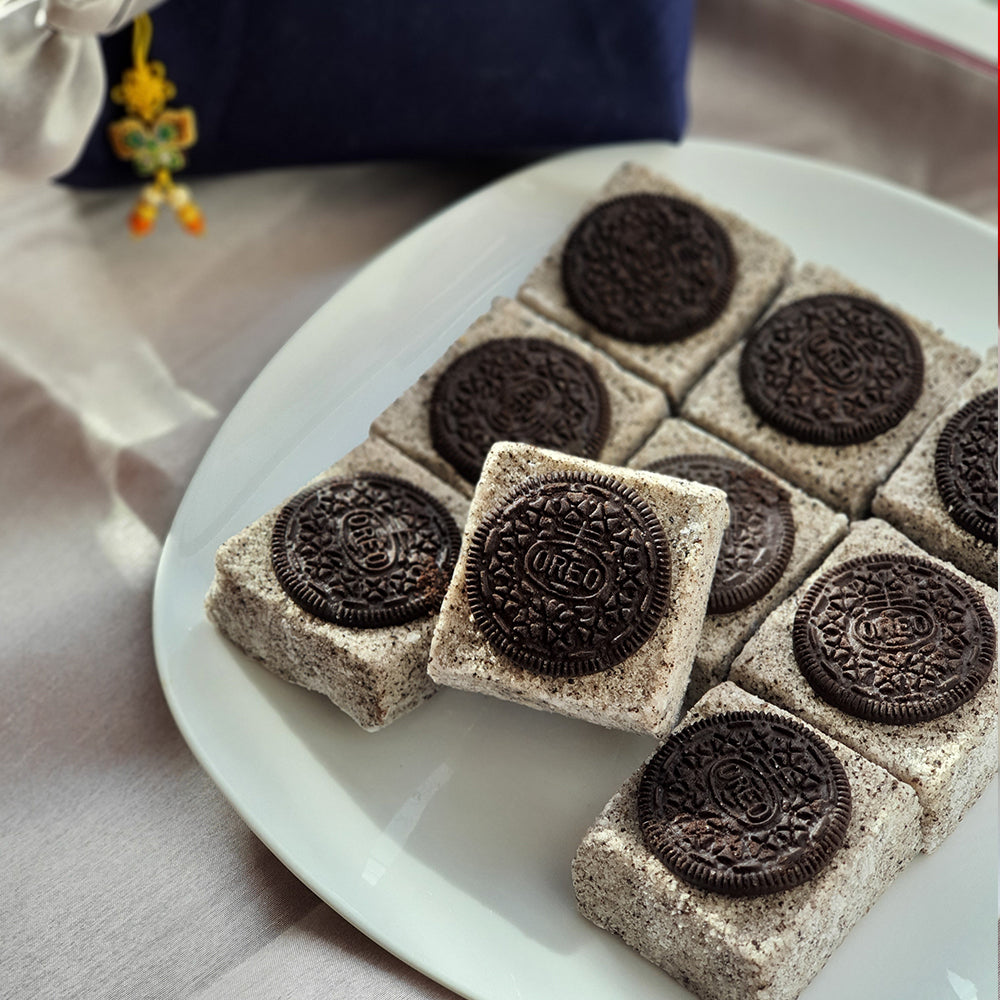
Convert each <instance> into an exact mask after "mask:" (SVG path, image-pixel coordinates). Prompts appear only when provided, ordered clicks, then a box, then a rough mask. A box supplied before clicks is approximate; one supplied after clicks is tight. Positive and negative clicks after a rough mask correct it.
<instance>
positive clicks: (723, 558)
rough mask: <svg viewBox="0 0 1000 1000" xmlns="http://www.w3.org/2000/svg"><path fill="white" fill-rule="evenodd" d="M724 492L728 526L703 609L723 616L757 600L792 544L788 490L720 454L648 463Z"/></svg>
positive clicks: (772, 580) (785, 561)
mask: <svg viewBox="0 0 1000 1000" xmlns="http://www.w3.org/2000/svg"><path fill="white" fill-rule="evenodd" d="M649 469H650V471H651V472H661V473H664V474H665V475H668V476H676V477H677V478H679V479H689V480H693V481H694V482H697V483H704V484H705V485H706V486H715V487H718V488H719V489H720V490H725V491H726V499H727V500H728V502H729V527H728V528H726V533H725V534H724V535H723V536H722V547H721V548H720V549H719V558H718V561H717V562H716V565H715V577H714V578H713V580H712V590H711V593H710V594H709V597H708V613H709V614H710V615H724V614H729V613H730V612H733V611H739V610H740V609H741V608H745V607H747V605H749V604H753V602H754V601H758V600H760V598H762V597H763V596H764V595H765V594H766V593H767V592H768V591H769V590H770V589H771V588H772V587H773V586H774V585H775V584H776V583H777V582H778V580H779V579H781V574H782V573H784V572H785V567H786V566H787V565H788V560H789V557H790V556H791V554H792V548H793V547H794V545H795V519H794V518H793V517H792V506H791V504H790V503H789V500H788V491H787V490H786V489H783V488H782V487H781V486H779V485H778V484H777V483H776V482H775V481H774V480H773V479H771V478H770V477H769V476H765V475H764V474H763V473H761V472H758V471H757V470H756V469H754V468H751V466H749V465H747V464H746V462H739V461H737V460H735V459H732V458H724V457H722V456H721V455H674V456H672V457H670V458H663V459H660V460H659V461H658V462H654V463H653V464H652V465H650V466H649Z"/></svg>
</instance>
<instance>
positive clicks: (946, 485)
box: [934, 389, 997, 548]
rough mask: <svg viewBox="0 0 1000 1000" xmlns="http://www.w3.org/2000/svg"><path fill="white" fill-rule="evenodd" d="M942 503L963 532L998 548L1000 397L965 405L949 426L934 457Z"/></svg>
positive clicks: (994, 393)
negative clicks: (999, 423)
mask: <svg viewBox="0 0 1000 1000" xmlns="http://www.w3.org/2000/svg"><path fill="white" fill-rule="evenodd" d="M934 479H935V482H936V483H937V489H938V493H939V494H940V496H941V502H942V503H943V504H944V506H945V509H946V510H947V511H948V514H949V516H950V517H951V519H952V520H953V521H954V522H955V524H957V525H958V526H959V527H960V528H962V529H963V530H965V531H967V532H969V534H970V535H972V536H973V537H975V538H978V539H979V540H980V541H982V542H988V543H989V544H990V545H992V546H993V547H994V548H996V545H997V391H996V390H995V389H993V390H991V391H989V392H984V393H982V394H981V395H979V396H976V398H975V399H973V400H971V401H970V402H968V403H966V404H965V406H963V407H962V408H961V409H960V410H959V411H958V412H957V413H956V414H955V415H954V416H953V417H952V418H951V419H950V420H949V421H948V423H947V424H945V427H944V430H943V431H942V432H941V436H940V437H939V438H938V443H937V449H936V451H935V453H934Z"/></svg>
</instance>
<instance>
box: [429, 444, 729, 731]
mask: <svg viewBox="0 0 1000 1000" xmlns="http://www.w3.org/2000/svg"><path fill="white" fill-rule="evenodd" d="M727 521H728V508H727V504H726V499H725V494H723V493H722V491H721V490H717V489H713V488H711V487H708V486H703V485H701V484H698V483H688V482H682V481H681V480H677V479H671V478H668V477H667V476H660V475H657V474H655V473H651V472H645V471H641V470H637V469H626V468H622V467H618V466H609V465H602V464H600V463H598V462H591V461H588V460H586V459H581V458H573V457H570V456H567V455H563V454H560V453H557V452H552V451H547V450H545V449H541V448H534V447H531V446H530V445H523V444H513V443H510V442H500V443H499V444H496V445H494V446H493V448H492V449H491V450H490V453H489V455H488V457H487V460H486V463H485V465H484V466H483V473H482V476H481V477H480V480H479V484H478V486H477V487H476V492H475V494H474V496H473V499H472V504H471V506H470V509H469V519H468V523H467V525H466V529H465V536H464V538H463V542H462V551H461V554H460V555H459V560H458V565H457V566H456V568H455V573H454V576H453V577H452V581H451V586H450V587H449V588H448V593H447V595H446V596H445V599H444V603H443V604H442V606H441V614H440V617H439V619H438V624H437V628H436V629H435V632H434V638H433V641H432V643H431V650H430V661H429V663H428V673H429V674H430V676H431V678H432V679H433V680H434V681H435V682H436V683H438V684H443V685H448V686H451V687H456V688H460V689H462V690H466V691H474V692H479V693H482V694H488V695H492V696H494V697H498V698H503V699H505V700H508V701H513V702H517V703H519V704H522V705H527V706H530V707H532V708H537V709H542V710H545V711H551V712H558V713H561V714H563V715H568V716H572V717H575V718H580V719H585V720H587V721H589V722H595V723H597V724H599V725H603V726H607V727H609V728H615V729H626V730H630V731H632V732H638V733H649V734H658V733H664V732H667V731H669V730H670V728H671V727H672V726H673V724H674V722H675V721H676V719H677V716H678V713H679V711H680V708H681V702H682V699H683V697H684V692H685V690H686V688H687V684H688V679H689V675H690V672H691V663H692V660H693V658H694V652H695V647H696V644H697V641H698V635H699V633H700V632H701V627H702V623H703V621H704V616H705V607H706V604H707V602H708V594H709V589H710V587H711V582H712V576H713V573H714V569H715V561H716V556H717V555H718V551H719V544H720V542H721V540H722V533H723V531H724V530H725V527H726V523H727Z"/></svg>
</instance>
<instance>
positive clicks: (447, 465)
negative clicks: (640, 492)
mask: <svg viewBox="0 0 1000 1000" xmlns="http://www.w3.org/2000/svg"><path fill="white" fill-rule="evenodd" d="M666 415H667V401H666V399H665V398H664V396H663V393H662V392H661V391H660V390H659V389H657V388H656V387H655V386H652V385H650V384H649V383H648V382H644V381H643V380H642V379H640V378H638V377H637V376H636V375H633V374H632V373H631V372H628V371H625V370H624V369H623V368H621V367H620V366H619V365H618V364H616V363H615V362H614V361H613V360H612V359H611V358H609V357H608V356H607V355H605V354H603V353H602V352H601V351H598V350H596V349H595V348H594V347H592V346H591V345H590V344H588V343H586V342H585V341H583V340H581V339H580V338H579V337H574V336H573V335H571V334H569V333H567V332H566V331H565V330H561V329H559V328H558V327H556V326H554V325H553V324H552V323H549V322H546V321H545V320H544V319H542V318H541V317H539V316H537V315H536V314H535V313H533V312H531V310H529V309H526V308H525V307H524V306H523V305H521V304H520V303H519V302H515V301H513V300H511V299H504V298H498V299H496V300H494V302H493V305H492V308H491V309H490V310H489V312H487V313H485V314H484V315H483V316H480V317H479V319H477V320H476V321H475V322H474V323H473V324H472V325H471V326H470V327H469V329H468V330H467V331H466V332H465V333H464V334H463V335H462V336H461V337H459V338H458V340H456V341H455V343H454V344H452V345H451V347H449V348H448V350H447V351H446V352H445V354H444V355H443V357H441V358H440V359H439V360H438V361H437V362H436V363H435V364H433V365H432V366H431V367H430V368H429V369H428V370H427V371H426V372H425V373H424V374H423V375H421V377H420V378H419V379H418V380H417V381H416V382H415V383H414V384H413V385H412V386H411V387H410V388H409V389H408V390H407V391H406V392H404V393H403V395H402V396H400V397H399V399H397V400H396V401H395V402H394V403H392V404H391V405H390V406H389V407H387V408H386V409H385V410H384V411H383V412H382V413H381V414H380V415H379V416H377V417H376V418H375V420H374V422H373V423H372V427H371V431H372V433H373V434H375V435H378V436H380V437H384V438H385V439H386V440H387V441H389V442H390V443H391V444H393V445H395V446H396V447H397V448H399V449H400V450H401V451H403V452H405V453H406V454H407V455H409V456H410V457H411V458H413V459H415V460H416V461H418V462H420V463H421V464H423V465H425V466H427V468H428V469H430V470H431V471H432V472H433V473H434V474H435V475H437V476H439V477H440V478H441V479H443V480H444V481H445V482H446V483H449V484H450V485H451V486H453V487H454V488H455V489H456V490H458V491H459V492H461V493H464V494H466V495H467V496H472V490H473V488H474V485H475V482H476V480H477V479H478V478H479V472H480V469H481V468H482V464H483V460H484V459H485V458H486V453H487V452H488V451H489V448H490V445H492V444H493V443H494V442H495V441H520V442H523V443H525V444H534V445H538V446H539V447H545V448H551V449H553V450H556V451H563V452H567V453H568V454H572V455H579V456H581V457H583V458H593V459H596V460H597V461H600V462H606V463H608V464H611V465H619V464H621V463H623V462H624V461H625V459H627V458H628V456H629V455H631V454H632V453H633V452H634V451H635V450H636V448H638V447H639V445H640V444H642V442H643V441H644V440H645V439H646V438H647V437H648V436H649V434H650V433H651V431H652V430H653V428H654V427H656V425H657V424H658V423H659V422H660V421H661V420H662V419H663V418H664V417H665V416H666Z"/></svg>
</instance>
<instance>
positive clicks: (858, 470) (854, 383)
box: [681, 264, 979, 518]
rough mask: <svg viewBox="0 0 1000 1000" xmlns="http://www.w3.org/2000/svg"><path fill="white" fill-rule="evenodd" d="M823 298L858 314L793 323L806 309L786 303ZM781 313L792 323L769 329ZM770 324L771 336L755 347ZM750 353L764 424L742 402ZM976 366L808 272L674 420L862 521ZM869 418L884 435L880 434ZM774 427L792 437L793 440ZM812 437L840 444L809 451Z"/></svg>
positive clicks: (920, 325)
mask: <svg viewBox="0 0 1000 1000" xmlns="http://www.w3.org/2000/svg"><path fill="white" fill-rule="evenodd" d="M828 295H837V296H844V295H846V296H851V297H854V298H860V299H863V300H865V302H864V303H862V304H860V305H849V306H846V307H844V306H841V307H838V309H837V310H836V312H833V311H829V310H828V307H827V306H821V307H819V308H817V307H816V306H815V305H813V306H810V309H811V312H809V313H802V312H800V313H799V316H798V317H796V318H795V319H792V318H791V317H793V316H795V312H796V311H797V310H802V309H803V308H804V307H800V306H798V305H796V306H795V308H794V309H792V304H793V303H798V302H800V301H801V300H805V299H811V298H813V297H815V296H828ZM824 301H829V300H824ZM841 301H843V300H841ZM869 303H874V306H872V305H869ZM786 308H788V309H789V310H790V311H789V312H785V313H784V316H783V317H782V319H781V320H778V321H775V322H774V323H772V322H771V321H772V318H773V317H774V316H775V314H776V313H777V312H778V311H779V310H784V309H786ZM886 309H888V310H889V313H890V315H889V316H888V317H887V316H886V313H885V310H886ZM893 315H894V317H895V318H893ZM785 317H788V319H787V320H786V318H785ZM900 321H901V322H902V324H903V326H902V328H900V325H899V323H900ZM769 323H770V324H771V325H770V327H769V329H770V330H771V331H773V332H774V336H773V337H772V336H768V337H760V338H758V336H757V334H758V331H760V330H761V329H763V328H764V326H765V324H769ZM907 329H908V330H909V331H910V332H911V333H912V334H913V336H914V337H915V338H916V345H919V350H918V349H917V347H916V346H915V345H914V342H913V341H912V340H910V339H909V337H908V335H907V334H906V332H905V331H906V330H907ZM834 331H838V332H836V333H834ZM786 337H787V338H788V339H787V340H786V339H785V338H786ZM757 345H759V351H758V350H757ZM876 348H877V350H876ZM745 350H750V351H751V354H749V355H748V360H749V359H750V358H751V357H752V358H753V359H754V370H755V372H757V373H758V375H759V373H760V372H761V371H766V377H760V378H755V380H754V385H755V386H757V387H758V390H757V391H759V392H761V393H762V394H765V395H766V394H769V395H768V396H767V398H766V399H764V400H763V401H761V400H760V399H758V405H759V406H764V405H767V406H771V407H772V409H771V410H770V411H769V416H768V419H765V418H764V417H763V416H762V415H761V413H760V412H758V409H755V408H754V406H751V404H750V402H749V401H748V399H747V397H746V396H745V395H744V389H743V385H742V383H741V371H740V369H741V361H742V359H743V355H744V351H745ZM921 357H922V368H923V375H922V378H920V376H919V364H920V362H919V360H918V361H916V362H915V364H916V366H917V367H914V358H918V359H919V358H921ZM978 364H979V359H978V358H977V356H976V354H975V353H974V352H973V351H971V350H969V349H968V348H965V347H962V346H960V345H959V344H955V343H953V342H952V341H950V340H948V339H947V338H946V337H945V336H944V335H943V334H942V333H941V332H940V331H938V330H936V329H935V328H934V327H932V326H931V325H930V324H929V323H925V322H923V321H921V320H919V319H916V318H915V317H913V316H909V315H907V314H906V313H904V312H902V311H901V310H898V309H896V308H895V307H890V306H886V305H885V303H883V302H881V300H879V298H878V297H877V296H876V295H874V294H873V293H872V292H871V291H869V290H867V289H864V288H862V287H860V286H858V285H856V284H854V282H852V281H850V280H849V279H847V278H845V277H844V276H843V275H841V274H839V273H838V272H836V271H834V270H832V269H830V268H824V267H818V266H816V265H813V264H806V265H805V266H803V267H802V268H801V269H800V270H799V271H798V272H797V273H796V274H795V275H794V276H793V277H792V280H791V281H790V282H789V284H788V285H787V286H786V287H785V289H784V290H783V291H782V293H781V295H780V296H779V297H778V299H777V301H776V302H775V303H774V305H773V307H772V308H771V309H770V310H769V311H768V313H767V315H766V316H765V317H764V319H763V320H762V321H761V323H760V324H759V325H758V327H757V328H756V329H755V330H754V332H753V333H751V335H750V336H749V337H748V338H747V339H746V341H744V343H742V344H738V345H737V346H736V347H734V348H732V349H731V350H730V351H729V352H727V353H726V354H725V355H723V357H722V358H720V359H719V362H718V363H717V364H716V365H715V366H714V367H713V368H712V370H711V371H709V373H708V374H707V375H706V376H705V377H704V378H703V379H702V380H701V381H700V382H699V383H698V385H697V386H695V387H694V389H692V390H691V392H690V394H689V395H688V397H687V399H686V400H685V402H684V406H683V409H682V412H681V415H682V416H683V417H685V418H687V419H688V420H690V421H691V422H692V423H695V424H698V425H699V426H700V427H704V428H705V429H706V430H708V431H710V432H711V433H712V434H715V435H717V436H718V437H721V438H724V439H725V440H727V441H729V442H731V443H732V444H734V445H736V447H737V448H740V449H741V450H742V451H745V452H746V453H747V454H748V455H751V456H752V457H753V458H755V459H757V461H759V462H760V463H761V464H763V465H766V466H767V467H768V468H769V469H773V470H774V471H775V472H777V473H778V475H779V476H781V477H782V478H784V479H787V480H788V481H789V482H791V483H794V484H795V485H796V486H799V487H801V488H802V489H804V490H805V491H806V492H807V493H810V494H812V495H813V496H815V497H819V499H820V500H823V501H824V502H826V503H828V504H829V505H830V506H831V507H833V508H835V509H836V510H842V511H846V512H847V513H848V514H849V515H850V516H851V517H852V518H858V517H863V516H865V515H866V514H867V513H868V510H869V507H870V505H871V500H872V496H873V495H874V493H875V489H876V488H877V487H878V486H879V485H880V484H881V483H883V482H884V481H885V480H886V479H888V477H889V474H890V473H891V472H892V470H893V469H894V468H895V467H896V466H897V465H898V464H899V462H900V460H901V459H902V458H903V456H904V455H905V454H906V452H907V451H908V450H909V449H910V448H911V447H912V446H913V444H914V443H915V442H916V440H917V438H919V437H920V435H921V434H922V433H923V431H924V429H925V428H926V427H927V425H928V424H929V423H930V422H931V420H933V419H934V417H935V416H936V415H937V414H938V413H939V412H940V411H941V408H942V407H943V406H944V405H945V403H946V402H947V401H948V400H949V399H951V397H952V396H953V395H954V394H955V392H956V391H957V389H958V387H959V386H960V385H961V384H962V383H963V382H964V381H965V380H966V379H967V378H968V377H969V376H970V375H971V374H972V372H973V371H974V370H975V369H976V367H977V366H978ZM862 378H864V380H865V381H864V382H862V381H861V379H862ZM911 403H912V405H911ZM907 407H908V409H907ZM900 413H901V414H902V415H901V416H900ZM873 414H875V415H877V419H878V420H880V421H881V423H875V419H876V418H873ZM892 419H897V420H898V422H897V423H895V424H894V425H892V426H889V427H887V428H886V429H884V430H882V431H881V432H880V433H875V436H874V437H871V438H869V439H867V440H863V441H860V442H859V443H848V444H844V443H837V442H838V441H841V440H845V438H844V437H843V435H844V434H848V433H850V432H851V431H853V430H855V429H859V430H860V431H861V432H862V433H864V434H867V433H873V432H877V430H878V428H879V427H880V426H884V425H885V424H886V423H888V422H889V421H890V420H892ZM776 421H777V422H776ZM782 422H784V423H782ZM779 424H780V425H782V426H786V427H788V426H789V425H790V426H791V428H793V429H795V432H796V436H793V435H792V434H791V433H786V431H784V430H781V429H779ZM815 435H821V436H830V437H833V438H835V439H836V440H835V441H830V442H829V443H811V442H810V440H807V439H806V436H815Z"/></svg>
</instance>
